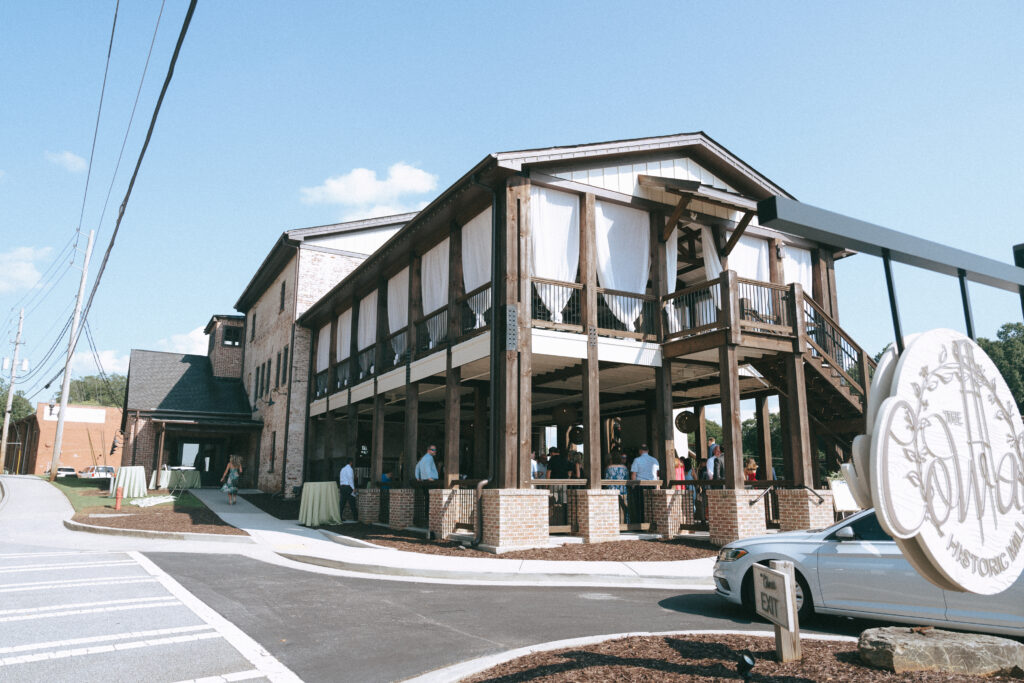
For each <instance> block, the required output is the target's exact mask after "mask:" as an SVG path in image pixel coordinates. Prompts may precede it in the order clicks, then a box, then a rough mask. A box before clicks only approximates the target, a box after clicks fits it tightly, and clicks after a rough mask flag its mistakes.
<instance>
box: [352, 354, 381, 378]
mask: <svg viewBox="0 0 1024 683" xmlns="http://www.w3.org/2000/svg"><path fill="white" fill-rule="evenodd" d="M376 355H377V349H376V347H375V346H371V347H370V348H368V349H363V350H362V351H360V352H359V353H358V354H356V364H357V366H358V368H359V381H362V380H364V379H367V378H369V377H373V375H374V373H375V372H376V368H375V367H374V361H375V357H376Z"/></svg>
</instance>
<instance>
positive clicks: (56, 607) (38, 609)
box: [0, 595, 170, 616]
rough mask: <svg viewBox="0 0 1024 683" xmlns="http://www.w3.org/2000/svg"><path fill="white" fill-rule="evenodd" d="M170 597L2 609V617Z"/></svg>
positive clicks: (161, 597) (158, 597)
mask: <svg viewBox="0 0 1024 683" xmlns="http://www.w3.org/2000/svg"><path fill="white" fill-rule="evenodd" d="M169 599H170V596H169V595H151V596H149V597H145V598H121V599H119V600H99V601H97V602H70V603H62V604H60V605H46V606H45V607H20V608H18V609H2V610H0V616H2V615H5V614H36V613H39V612H52V611H54V610H66V609H78V608H80V607H104V606H108V605H128V604H131V603H138V602H152V601H154V600H169Z"/></svg>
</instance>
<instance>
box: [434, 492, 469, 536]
mask: <svg viewBox="0 0 1024 683" xmlns="http://www.w3.org/2000/svg"><path fill="white" fill-rule="evenodd" d="M428 493H429V494H430V521H429V524H428V526H429V528H430V531H431V532H432V533H433V534H434V538H438V539H441V540H444V539H446V538H448V536H450V535H451V534H452V532H454V531H455V524H456V523H457V522H458V521H459V512H460V510H459V501H460V500H461V498H460V496H458V495H456V492H455V491H454V490H452V489H430V490H429V491H428Z"/></svg>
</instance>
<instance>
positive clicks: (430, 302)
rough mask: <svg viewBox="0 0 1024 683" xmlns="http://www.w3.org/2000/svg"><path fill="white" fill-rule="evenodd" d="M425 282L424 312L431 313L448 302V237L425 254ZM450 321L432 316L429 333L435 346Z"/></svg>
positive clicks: (423, 270)
mask: <svg viewBox="0 0 1024 683" xmlns="http://www.w3.org/2000/svg"><path fill="white" fill-rule="evenodd" d="M421 274H422V276H423V278H422V279H423V282H422V283H421V286H420V288H421V290H422V293H423V313H424V314H430V313H433V312H434V311H436V310H437V309H439V308H441V307H442V306H445V305H447V303H448V238H447V237H445V238H444V240H443V241H442V242H441V243H440V244H438V245H437V246H436V247H434V248H433V249H431V250H430V251H428V252H427V253H426V254H424V255H423V262H422V266H421ZM447 325H448V321H447V319H446V318H445V316H437V317H434V318H431V319H430V320H429V321H428V322H427V334H429V335H430V346H431V348H433V346H434V344H436V343H437V342H438V341H439V340H441V339H442V338H443V337H444V334H445V332H446V331H447V330H446V327H447Z"/></svg>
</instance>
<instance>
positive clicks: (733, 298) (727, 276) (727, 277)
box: [718, 270, 742, 344]
mask: <svg viewBox="0 0 1024 683" xmlns="http://www.w3.org/2000/svg"><path fill="white" fill-rule="evenodd" d="M718 284H719V287H721V292H722V294H721V296H722V313H721V319H720V320H719V326H720V327H721V328H722V329H724V330H725V333H726V338H727V339H728V343H730V344H739V343H740V341H741V340H742V332H741V330H740V310H739V298H738V294H739V292H738V290H739V288H738V287H737V286H736V271H733V270H723V271H722V274H721V275H720V276H719V277H718Z"/></svg>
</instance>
